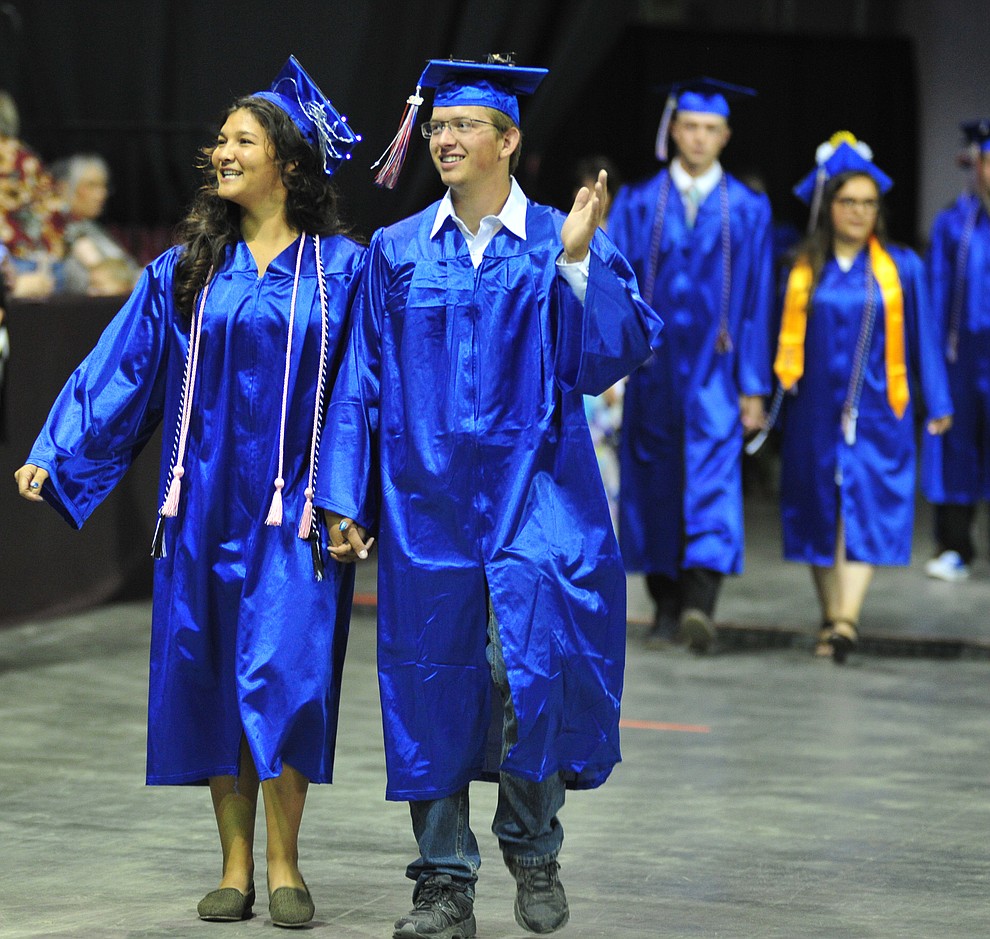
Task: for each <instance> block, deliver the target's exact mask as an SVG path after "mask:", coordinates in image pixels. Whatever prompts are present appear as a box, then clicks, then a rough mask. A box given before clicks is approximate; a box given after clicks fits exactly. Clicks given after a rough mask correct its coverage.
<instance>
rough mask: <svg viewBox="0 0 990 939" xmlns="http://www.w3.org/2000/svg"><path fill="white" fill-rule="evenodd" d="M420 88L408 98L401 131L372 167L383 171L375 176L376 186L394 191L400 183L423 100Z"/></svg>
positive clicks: (400, 123)
mask: <svg viewBox="0 0 990 939" xmlns="http://www.w3.org/2000/svg"><path fill="white" fill-rule="evenodd" d="M420 90H421V89H420V86H419V85H417V86H416V93H415V94H413V95H410V96H409V97H408V98H406V107H405V110H404V111H403V112H402V120H401V121H400V122H399V129H398V131H397V132H396V134H395V136H394V137H393V138H392V142H391V143H390V144H389V145H388V147H386V148H385V152H384V153H383V154H382V155H381V156H380V157H379V158H378V159H377V160H376V161H375V162H374V163H373V164H372V165H371V168H372V169H377V168H378V167H379V166H380V167H381V169H379V170H378V173H377V174H376V175H375V185H376V186H381V187H383V188H384V189H394V188H395V184H396V183H397V182H398V181H399V174H400V173H401V172H402V164H403V163H405V161H406V151H407V150H408V149H409V140H410V138H411V137H412V132H413V126H414V125H415V123H416V115H417V114H418V113H419V108H420V105H421V104H422V103H423V98H422V96H421V95H420Z"/></svg>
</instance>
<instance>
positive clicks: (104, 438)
mask: <svg viewBox="0 0 990 939" xmlns="http://www.w3.org/2000/svg"><path fill="white" fill-rule="evenodd" d="M297 246H298V242H296V243H294V244H293V245H291V246H290V247H288V248H286V249H285V251H284V252H282V254H280V255H279V256H278V257H277V258H276V259H275V260H274V261H273V262H272V264H271V266H270V267H269V268H268V270H267V272H266V273H265V275H264V276H263V277H261V278H259V277H258V273H257V267H256V265H255V263H254V259H253V258H252V256H251V253H250V251H249V250H248V248H247V246H246V245H244V244H243V242H242V243H239V244H238V245H237V246H236V247H235V249H234V250H233V251H232V252H229V253H228V257H227V260H226V262H225V263H224V265H223V266H222V267H221V268H220V269H219V270H218V271H217V273H216V275H215V276H214V279H213V283H212V285H211V287H210V291H209V296H208V300H207V304H206V309H205V314H204V319H203V334H202V340H201V345H200V360H199V370H198V374H197V381H196V386H195V395H194V400H193V407H192V418H191V422H190V429H189V442H188V447H187V450H186V456H185V460H184V466H185V475H184V477H183V479H182V496H181V501H180V503H179V511H178V515H177V516H176V517H175V518H170V519H167V520H166V522H165V547H166V551H167V556H166V557H164V558H162V559H159V560H157V561H156V562H155V572H154V600H153V611H152V634H151V681H150V691H149V708H148V767H147V779H148V783H149V784H152V785H155V784H178V783H193V782H203V781H205V780H206V778H207V777H209V776H215V775H228V774H235V773H237V771H238V764H239V748H240V741H241V736H242V734H244V735H245V736H246V738H247V742H248V744H249V745H250V748H251V752H252V754H253V756H254V761H255V764H256V766H257V768H258V774H259V776H260V777H261V778H262V779H267V778H270V777H273V776H277V775H279V774H280V773H281V771H282V764H283V761H284V762H286V763H288V764H289V765H291V766H293V767H294V768H295V769H297V770H298V771H299V772H301V773H302V774H303V775H305V776H306V777H308V778H309V779H311V780H313V781H314V782H329V781H330V778H331V775H332V768H333V750H334V742H335V738H336V723H337V704H338V699H339V690H340V674H341V669H342V664H343V656H344V648H345V644H346V639H347V624H348V619H349V613H350V603H351V593H352V590H353V571H347V570H346V569H341V568H340V567H339V566H338V565H336V564H330V565H329V566H328V567H327V572H326V576H325V578H324V580H323V581H322V582H317V581H316V580H315V578H314V574H313V565H312V557H311V551H310V545H309V543H308V542H305V541H302V540H300V539H299V538H298V537H297V535H296V530H297V527H298V524H299V519H300V512H301V510H302V507H303V502H304V489H305V486H306V478H307V472H308V464H309V440H310V435H311V432H312V423H313V407H314V396H315V388H316V381H317V373H318V366H319V361H320V306H319V296H318V292H317V290H318V288H317V278H316V261H315V256H314V250H313V246H312V240H311V239H308V240H307V244H306V247H305V251H304V255H303V257H304V260H303V266H302V271H301V276H300V281H299V294H298V299H297V305H296V323H295V330H294V334H293V346H292V363H291V369H290V380H289V398H288V410H287V417H286V429H285V464H284V470H283V476H284V478H285V488H284V489H283V496H284V506H285V511H284V520H283V523H282V525H281V527H269V526H266V525H265V524H264V521H265V517H266V516H267V513H268V506H269V504H270V501H271V497H272V493H273V491H274V490H273V487H272V481H273V480H274V478H275V476H276V475H277V465H278V433H279V418H280V411H281V390H282V381H283V372H284V363H285V347H286V340H287V336H288V317H289V307H290V298H291V293H292V284H293V273H294V269H295V259H296V249H297ZM362 251H363V249H361V248H360V247H359V246H357V245H355V244H354V243H353V242H351V241H349V240H347V239H345V238H341V237H333V238H326V239H323V240H322V255H323V266H324V270H325V272H326V280H327V289H328V292H329V296H328V301H329V320H330V322H329V326H330V329H329V353H328V354H329V358H330V369H331V371H330V372H329V375H330V377H331V380H332V376H333V369H334V368H335V367H336V365H337V362H338V350H339V347H338V339H339V338H340V336H341V334H342V332H343V329H344V323H345V318H346V311H347V309H348V306H349V303H350V299H351V297H352V295H353V291H354V288H355V286H356V282H357V277H356V275H357V272H358V271H359V269H360V263H361V256H362ZM176 256H177V254H176V249H171V250H169V251H167V252H166V253H165V254H163V255H162V256H161V257H159V258H158V259H157V260H155V261H153V262H152V263H151V264H150V265H149V266H148V268H147V269H146V270H145V272H144V274H143V276H142V277H141V279H140V281H139V282H138V284H137V287H136V288H135V290H134V292H133V294H132V295H131V296H130V298H129V299H128V300H127V302H126V303H125V304H124V306H123V308H122V309H121V311H120V312H119V314H118V315H117V316H116V317H115V319H114V320H113V321H112V322H111V323H110V325H109V326H108V327H107V329H106V331H105V332H104V334H103V336H102V338H101V339H100V341H99V343H98V344H97V346H96V348H95V349H94V350H93V351H92V352H91V353H90V355H89V356H88V357H87V358H86V359H85V361H84V362H83V363H82V364H81V365H80V366H79V368H78V369H77V370H76V371H75V372H74V373H73V374H72V376H71V377H70V378H69V381H68V383H67V384H66V386H65V388H64V389H63V390H62V392H61V394H60V395H59V397H58V399H57V401H56V402H55V405H54V407H53V408H52V412H51V414H50V416H49V418H48V421H47V423H46V424H45V427H44V429H43V430H42V432H41V435H40V436H39V437H38V440H37V442H36V443H35V445H34V448H33V449H32V451H31V455H30V456H29V458H28V461H29V462H31V463H35V464H37V465H38V466H41V467H43V468H44V469H46V470H47V471H48V472H49V473H50V474H51V478H50V480H49V482H48V483H46V484H45V487H44V491H43V494H44V496H45V498H46V499H47V500H48V501H49V502H50V503H51V504H52V505H53V506H54V507H55V508H56V509H57V510H58V511H59V512H60V513H61V514H62V515H63V516H64V517H65V518H66V520H67V521H68V522H69V523H70V524H72V525H73V526H75V527H79V526H81V525H82V524H83V522H84V521H85V520H86V519H87V518H88V516H89V515H90V513H91V512H92V511H93V510H94V509H95V508H96V506H97V505H99V503H100V502H101V501H102V500H103V498H104V497H105V496H106V495H107V494H108V493H109V491H110V490H111V489H112V488H113V486H114V485H115V484H116V482H117V481H118V480H119V479H120V478H121V476H123V474H124V473H125V472H126V470H127V468H128V467H129V466H130V464H131V461H132V460H133V458H134V457H135V456H136V455H137V453H138V452H139V451H140V450H141V448H142V447H143V446H144V444H145V443H146V442H147V440H148V438H149V437H150V436H151V434H152V432H153V430H154V429H155V427H156V426H157V425H158V424H159V422H161V421H164V427H163V433H164V436H163V445H162V457H161V481H160V490H161V492H160V494H159V502H158V503H157V505H155V506H152V505H149V506H148V507H147V510H148V512H149V513H153V512H154V511H155V510H156V509H157V507H158V505H160V504H161V499H162V495H163V491H164V487H165V484H166V481H167V479H168V473H169V469H170V466H171V463H172V458H173V452H172V451H173V440H174V434H175V427H176V423H177V420H178V412H179V401H180V392H181V387H182V378H183V368H184V362H185V355H186V350H187V348H188V340H189V319H188V317H185V316H181V315H180V314H179V313H178V312H177V311H176V308H175V304H174V302H173V299H172V278H173V271H174V267H175V262H176ZM341 345H342V344H341Z"/></svg>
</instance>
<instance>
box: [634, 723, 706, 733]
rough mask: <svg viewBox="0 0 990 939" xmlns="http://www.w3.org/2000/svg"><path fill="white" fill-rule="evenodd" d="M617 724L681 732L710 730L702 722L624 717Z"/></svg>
mask: <svg viewBox="0 0 990 939" xmlns="http://www.w3.org/2000/svg"><path fill="white" fill-rule="evenodd" d="M619 726H620V727H626V728H629V729H631V730H668V731H676V732H678V733H682V734H710V733H711V732H712V729H711V727H706V726H705V725H704V724H668V723H666V722H665V721H634V720H627V719H624V720H621V721H619Z"/></svg>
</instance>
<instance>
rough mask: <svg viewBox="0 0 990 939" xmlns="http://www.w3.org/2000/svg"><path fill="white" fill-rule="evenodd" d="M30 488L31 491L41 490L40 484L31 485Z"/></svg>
mask: <svg viewBox="0 0 990 939" xmlns="http://www.w3.org/2000/svg"><path fill="white" fill-rule="evenodd" d="M31 488H32V489H40V488H41V483H31Z"/></svg>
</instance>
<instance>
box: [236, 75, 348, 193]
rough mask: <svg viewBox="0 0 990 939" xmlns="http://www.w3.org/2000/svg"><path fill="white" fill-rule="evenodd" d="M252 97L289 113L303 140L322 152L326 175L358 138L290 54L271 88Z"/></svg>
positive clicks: (332, 171) (346, 153)
mask: <svg viewBox="0 0 990 939" xmlns="http://www.w3.org/2000/svg"><path fill="white" fill-rule="evenodd" d="M252 97H255V98H264V99H265V100H266V101H270V102H271V103H272V104H274V105H276V106H277V107H279V108H281V109H282V110H283V111H285V113H286V114H288V115H289V117H290V118H291V119H292V123H293V124H295V125H296V127H298V128H299V132H300V133H301V134H302V135H303V137H304V138H305V139H306V141H307V142H308V143H309V144H311V145H312V146H313V147H314V148H315V149H316V152H317V153H319V154H321V155H322V157H323V170H324V172H325V173H326V174H327V176H332V175H333V174H334V172H335V171H336V169H337V167H338V166H340V163H341V161H342V160H349V159H350V158H351V153H350V151H351V150H352V149H353V147H354V145H355V144H356V143H358V142H359V141H360V140H361V135H360V134H356V133H355V132H354V131H353V130H351V128H350V126H349V125H348V123H347V118H346V117H344V116H343V115H342V114H339V113H338V112H337V109H336V108H334V106H333V104H332V103H331V101H330V99H329V98H328V97H327V96H326V95H325V94H324V93H323V92H322V91H320V89H319V86H318V85H317V84H316V82H314V81H313V79H312V78H310V77H309V75H307V74H306V70H305V69H304V68H303V67H302V66H301V65H300V64H299V61H298V59H296V57H295V56H294V55H290V56H289V59H288V61H287V62H286V63H285V65H284V66H282V71H280V72H279V73H278V75H277V76H275V81H273V82H272V86H271V89H270V90H269V91H256V92H255V93H254V95H253V96H252Z"/></svg>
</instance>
